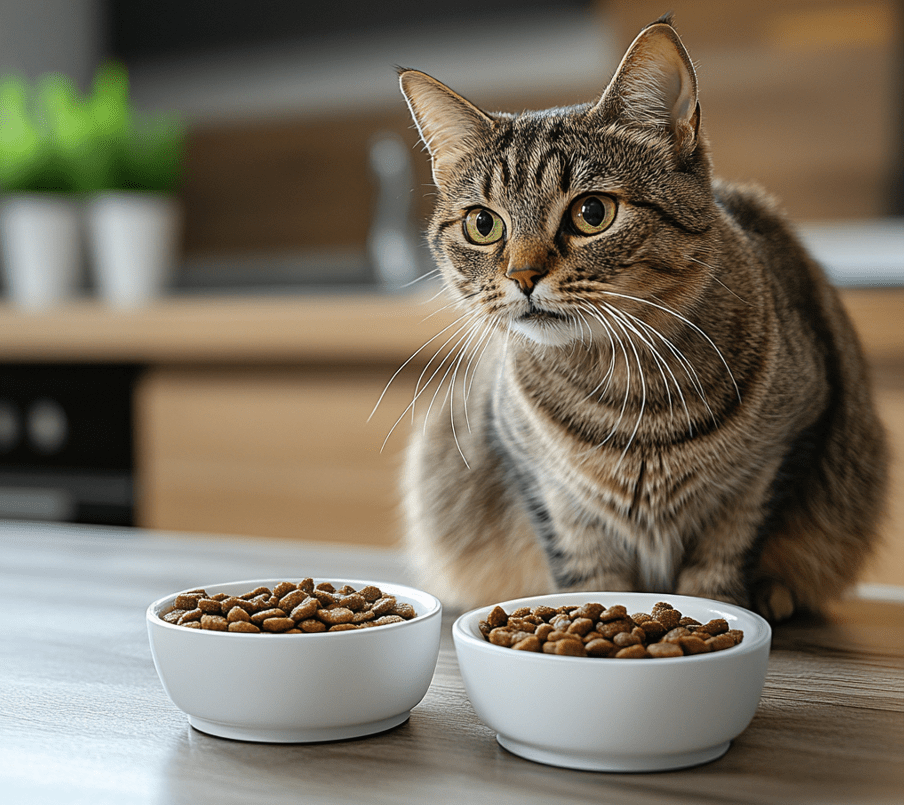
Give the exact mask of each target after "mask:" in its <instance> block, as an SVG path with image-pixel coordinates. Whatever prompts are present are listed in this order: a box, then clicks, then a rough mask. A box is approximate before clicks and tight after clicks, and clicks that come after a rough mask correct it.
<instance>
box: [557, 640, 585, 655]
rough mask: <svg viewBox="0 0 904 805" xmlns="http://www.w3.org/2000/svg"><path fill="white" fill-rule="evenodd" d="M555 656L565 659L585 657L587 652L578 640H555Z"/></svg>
mask: <svg viewBox="0 0 904 805" xmlns="http://www.w3.org/2000/svg"><path fill="white" fill-rule="evenodd" d="M554 645H555V647H556V654H559V655H561V656H565V657H586V656H587V650H586V649H585V648H584V644H583V643H582V642H581V641H580V640H571V639H568V640H557V641H556V642H555V644H554Z"/></svg>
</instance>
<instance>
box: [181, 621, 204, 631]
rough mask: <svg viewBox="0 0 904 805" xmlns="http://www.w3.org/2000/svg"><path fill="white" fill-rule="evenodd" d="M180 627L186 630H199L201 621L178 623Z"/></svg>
mask: <svg viewBox="0 0 904 805" xmlns="http://www.w3.org/2000/svg"><path fill="white" fill-rule="evenodd" d="M179 625H180V626H184V627H186V628H187V629H200V628H201V621H186V622H185V623H180V624H179Z"/></svg>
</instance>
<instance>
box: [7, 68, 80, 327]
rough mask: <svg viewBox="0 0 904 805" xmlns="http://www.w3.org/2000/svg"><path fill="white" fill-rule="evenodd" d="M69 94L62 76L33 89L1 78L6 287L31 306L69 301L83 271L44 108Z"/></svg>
mask: <svg viewBox="0 0 904 805" xmlns="http://www.w3.org/2000/svg"><path fill="white" fill-rule="evenodd" d="M66 95H69V96H74V88H73V87H72V85H71V84H69V83H67V82H66V81H65V80H64V79H62V78H61V77H49V78H48V79H46V80H44V81H42V82H41V83H40V85H39V86H38V87H37V92H36V91H35V88H33V87H31V86H30V85H28V84H27V83H26V82H25V81H24V80H23V79H21V78H19V77H16V76H9V77H6V78H3V79H0V190H2V191H3V199H2V203H0V241H2V252H3V274H4V278H5V283H6V292H7V295H8V297H9V299H10V300H11V301H12V302H13V304H15V305H17V306H18V307H22V308H25V309H29V310H34V309H40V308H44V307H47V306H50V305H53V304H56V303H58V302H61V301H64V300H65V299H68V298H69V297H70V296H71V295H72V294H73V292H74V291H75V289H76V287H77V285H78V281H79V274H80V265H81V241H80V226H79V211H78V205H77V202H76V199H75V196H74V192H75V189H76V188H75V183H74V181H73V177H72V175H71V174H70V172H69V169H68V168H69V166H68V163H67V162H66V159H65V158H64V156H63V154H62V152H61V151H60V150H59V148H58V147H57V144H58V140H57V138H56V132H55V131H54V130H53V127H52V125H50V123H49V119H48V115H47V114H46V112H47V110H48V108H49V107H50V106H52V105H53V103H54V99H56V98H59V97H63V96H66Z"/></svg>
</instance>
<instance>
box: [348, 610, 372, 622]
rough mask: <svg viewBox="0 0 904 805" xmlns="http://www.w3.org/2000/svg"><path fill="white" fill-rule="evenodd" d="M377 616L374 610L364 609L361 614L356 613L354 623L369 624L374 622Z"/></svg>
mask: <svg viewBox="0 0 904 805" xmlns="http://www.w3.org/2000/svg"><path fill="white" fill-rule="evenodd" d="M375 617H376V615H374V612H373V610H372V609H362V610H361V611H360V612H356V613H355V615H354V617H353V618H352V620H351V622H352V623H359V624H360V623H367V622H368V621H372V620H373V619H374V618H375Z"/></svg>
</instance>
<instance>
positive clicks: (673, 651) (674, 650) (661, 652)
mask: <svg viewBox="0 0 904 805" xmlns="http://www.w3.org/2000/svg"><path fill="white" fill-rule="evenodd" d="M647 654H649V655H650V656H651V657H683V656H684V652H683V651H682V650H681V646H679V645H678V644H677V643H652V644H651V645H649V646H647Z"/></svg>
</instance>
